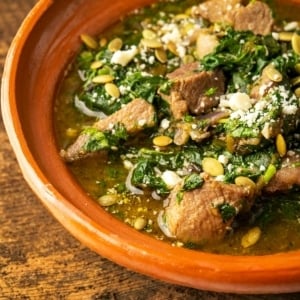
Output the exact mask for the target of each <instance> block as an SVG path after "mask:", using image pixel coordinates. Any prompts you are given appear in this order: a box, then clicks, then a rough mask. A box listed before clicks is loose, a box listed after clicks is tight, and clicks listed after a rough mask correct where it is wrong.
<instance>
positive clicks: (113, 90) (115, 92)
mask: <svg viewBox="0 0 300 300" xmlns="http://www.w3.org/2000/svg"><path fill="white" fill-rule="evenodd" d="M104 88H105V91H106V93H107V94H108V95H110V96H112V97H114V98H119V97H120V90H119V88H118V87H117V86H116V85H115V84H114V83H106V84H105V86H104Z"/></svg>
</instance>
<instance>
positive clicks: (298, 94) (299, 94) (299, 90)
mask: <svg viewBox="0 0 300 300" xmlns="http://www.w3.org/2000/svg"><path fill="white" fill-rule="evenodd" d="M294 93H295V95H296V96H297V97H298V98H300V87H298V88H296V89H295V91H294Z"/></svg>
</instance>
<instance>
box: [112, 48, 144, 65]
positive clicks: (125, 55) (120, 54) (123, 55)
mask: <svg viewBox="0 0 300 300" xmlns="http://www.w3.org/2000/svg"><path fill="white" fill-rule="evenodd" d="M137 53H138V49H137V47H136V46H132V47H131V48H130V49H128V50H118V51H116V52H115V53H114V54H113V56H112V58H111V63H112V64H119V65H121V66H123V67H125V66H127V64H128V63H129V62H130V61H131V60H132V59H133V58H134V57H135V55H136V54H137Z"/></svg>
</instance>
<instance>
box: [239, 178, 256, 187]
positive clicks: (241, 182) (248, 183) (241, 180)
mask: <svg viewBox="0 0 300 300" xmlns="http://www.w3.org/2000/svg"><path fill="white" fill-rule="evenodd" d="M234 183H235V184H236V185H238V186H249V187H250V188H251V189H256V184H255V182H254V181H253V180H251V179H250V178H248V177H245V176H238V177H236V178H235V180H234Z"/></svg>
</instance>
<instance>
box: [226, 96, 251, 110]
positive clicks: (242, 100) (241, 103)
mask: <svg viewBox="0 0 300 300" xmlns="http://www.w3.org/2000/svg"><path fill="white" fill-rule="evenodd" d="M228 104H229V107H230V108H231V109H232V110H242V111H247V110H249V109H250V108H251V107H252V103H251V99H250V97H249V96H248V95H247V94H246V93H239V92H238V93H234V94H231V95H230V97H229V100H228Z"/></svg>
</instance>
